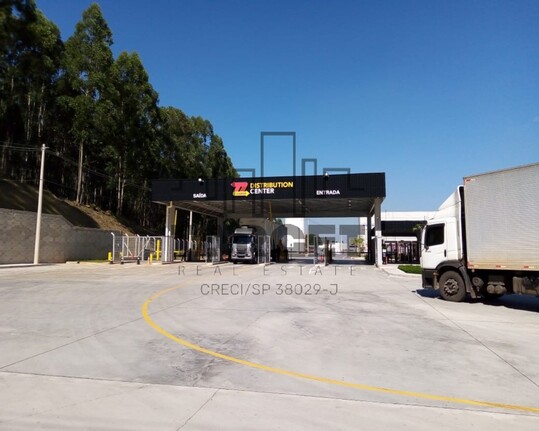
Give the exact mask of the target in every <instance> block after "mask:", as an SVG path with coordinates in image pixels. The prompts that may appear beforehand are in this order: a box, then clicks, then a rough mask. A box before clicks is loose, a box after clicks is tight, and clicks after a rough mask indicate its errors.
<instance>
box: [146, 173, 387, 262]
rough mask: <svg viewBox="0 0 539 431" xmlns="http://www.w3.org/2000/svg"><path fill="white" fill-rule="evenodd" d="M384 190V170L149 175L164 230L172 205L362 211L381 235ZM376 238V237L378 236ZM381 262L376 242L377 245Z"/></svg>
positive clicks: (313, 213)
mask: <svg viewBox="0 0 539 431" xmlns="http://www.w3.org/2000/svg"><path fill="white" fill-rule="evenodd" d="M385 196H386V184H385V173H383V172H377V173H346V174H331V175H329V174H325V175H313V176H290V177H248V178H244V177H242V178H233V179H221V178H219V179H208V178H199V179H195V180H193V179H167V180H154V181H153V183H152V200H153V201H154V202H156V203H159V204H162V205H166V206H167V208H168V211H167V227H166V233H165V234H166V235H169V234H170V233H171V232H172V230H171V226H172V220H173V215H172V214H173V213H172V211H173V210H174V209H175V208H179V209H184V210H189V211H194V212H198V213H201V214H206V215H210V216H214V217H217V218H219V219H224V218H228V217H230V218H242V217H250V218H258V217H259V218H264V219H266V218H276V217H280V218H281V217H282V218H284V217H309V218H314V217H367V221H368V225H369V226H368V229H367V232H370V220H371V218H372V217H373V216H374V219H375V238H380V237H381V227H380V226H381V224H380V213H381V209H380V206H381V203H382V201H383V200H384V198H385ZM380 241H381V240H380ZM378 254H379V255H380V259H379V260H378V257H377V258H376V262H377V263H378V262H381V243H380V247H378V248H377V249H376V256H377V255H378Z"/></svg>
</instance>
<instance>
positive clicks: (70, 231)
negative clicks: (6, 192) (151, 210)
mask: <svg viewBox="0 0 539 431" xmlns="http://www.w3.org/2000/svg"><path fill="white" fill-rule="evenodd" d="M36 217H37V214H36V213H33V212H28V211H17V210H8V209H3V208H0V264H5V263H32V262H33V261H34V242H35V235H36ZM114 233H115V234H119V232H114ZM111 248H112V235H111V234H110V231H107V230H101V229H92V228H83V227H76V226H73V225H72V224H71V223H69V222H68V221H67V220H66V219H65V218H64V217H62V216H60V215H53V214H43V216H42V219H41V241H40V251H39V261H40V263H58V262H66V261H68V260H83V259H106V258H107V254H108V252H109V251H111Z"/></svg>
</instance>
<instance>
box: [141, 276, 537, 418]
mask: <svg viewBox="0 0 539 431" xmlns="http://www.w3.org/2000/svg"><path fill="white" fill-rule="evenodd" d="M181 287H182V286H176V287H172V288H169V289H165V290H162V291H160V292H158V293H156V294H155V295H153V296H151V297H150V298H148V299H147V300H146V302H145V303H144V304H143V305H142V316H143V317H144V320H145V321H146V323H148V325H150V326H151V327H152V328H153V329H155V331H157V332H158V333H160V334H161V335H164V336H165V337H167V338H169V339H171V340H172V341H175V342H176V343H178V344H181V345H183V346H185V347H188V348H190V349H193V350H196V351H197V352H200V353H204V354H206V355H210V356H213V357H216V358H219V359H223V360H225V361H229V362H234V363H236V364H241V365H245V366H247V367H251V368H256V369H259V370H263V371H268V372H270V373H275V374H281V375H285V376H290V377H295V378H298V379H305V380H312V381H315V382H320V383H327V384H330V385H336V386H343V387H346V388H354V389H360V390H363V391H371V392H382V393H386V394H391V395H401V396H404V397H411V398H421V399H427V400H435V401H444V402H447V403H453V404H464V405H470V406H480V407H494V408H499V409H505V410H518V411H522V412H529V413H539V407H529V406H520V405H514V404H504V403H496V402H490V401H478V400H469V399H465V398H455V397H447V396H443V395H434V394H427V393H422V392H413V391H404V390H400V389H391V388H383V387H379V386H371V385H364V384H361V383H354V382H346V381H342V380H335V379H329V378H326V377H319V376H314V375H312V374H305V373H300V372H297V371H290V370H285V369H283V368H276V367H271V366H267V365H263V364H258V363H256V362H251V361H246V360H244V359H240V358H235V357H234V356H229V355H225V354H223V353H219V352H216V351H213V350H210V349H206V348H204V347H202V346H199V345H197V344H193V343H191V342H189V341H187V340H184V339H183V338H180V337H177V336H176V335H173V334H171V333H170V332H168V331H166V330H165V329H163V328H162V327H161V326H159V325H158V324H157V323H155V321H154V320H153V319H152V318H151V317H150V314H149V312H148V308H149V306H150V304H151V303H152V302H153V301H155V300H156V299H158V298H160V297H162V296H164V295H166V294H167V293H169V292H172V291H174V290H177V289H179V288H181Z"/></svg>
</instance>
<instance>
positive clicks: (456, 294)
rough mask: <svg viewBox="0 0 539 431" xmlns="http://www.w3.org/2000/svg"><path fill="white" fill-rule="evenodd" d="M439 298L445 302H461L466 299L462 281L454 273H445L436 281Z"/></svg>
mask: <svg viewBox="0 0 539 431" xmlns="http://www.w3.org/2000/svg"><path fill="white" fill-rule="evenodd" d="M438 285H439V288H438V290H439V291H440V296H441V297H442V298H443V299H445V300H446V301H452V302H461V301H463V300H464V298H465V297H466V288H465V287H464V280H463V279H462V277H461V276H460V274H458V273H457V272H455V271H447V272H444V273H443V274H442V276H441V277H440V280H439V281H438Z"/></svg>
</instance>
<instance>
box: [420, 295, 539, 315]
mask: <svg viewBox="0 0 539 431" xmlns="http://www.w3.org/2000/svg"><path fill="white" fill-rule="evenodd" d="M412 292H413V293H417V294H418V295H419V296H422V297H423V298H438V299H439V300H441V301H443V299H442V298H440V295H439V294H438V292H437V291H436V290H434V289H417V290H413V291H412ZM466 302H467V303H469V304H486V305H490V306H493V307H505V308H511V309H513V310H522V311H531V312H536V313H538V312H539V298H537V297H533V296H521V295H506V296H502V297H501V298H498V299H483V298H481V299H472V298H468V299H467V300H466Z"/></svg>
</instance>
